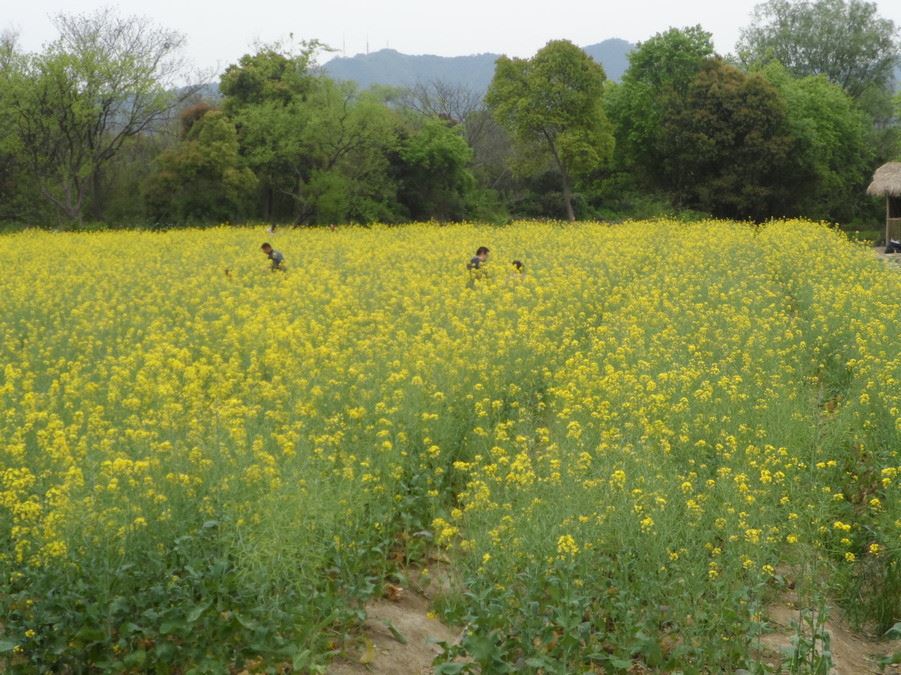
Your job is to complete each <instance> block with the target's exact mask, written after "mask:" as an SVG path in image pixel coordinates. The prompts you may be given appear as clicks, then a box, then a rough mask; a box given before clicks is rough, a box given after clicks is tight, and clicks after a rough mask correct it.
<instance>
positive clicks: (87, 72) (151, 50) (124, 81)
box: [13, 9, 193, 222]
mask: <svg viewBox="0 0 901 675" xmlns="http://www.w3.org/2000/svg"><path fill="white" fill-rule="evenodd" d="M55 25H56V27H57V29H58V30H59V33H60V37H59V39H57V40H56V41H55V42H53V43H51V44H50V45H49V46H48V47H47V48H46V49H45V50H44V51H43V52H42V53H40V54H38V55H35V56H32V57H31V58H29V59H28V60H27V61H26V63H25V64H24V67H23V76H22V78H21V79H20V87H19V88H18V91H17V95H16V97H15V100H14V102H13V110H14V113H15V126H16V133H17V135H18V137H19V139H20V141H21V144H22V147H23V148H24V149H25V156H26V158H27V161H28V164H29V169H30V171H31V173H32V175H33V176H34V177H35V180H36V181H37V184H38V186H39V190H40V194H41V196H42V197H43V198H44V199H45V200H47V202H49V203H50V204H52V205H53V206H54V207H56V208H57V209H58V211H59V212H60V213H61V214H62V216H63V217H64V218H65V219H68V220H70V221H76V222H80V221H81V220H82V218H83V217H84V215H85V211H86V207H87V203H88V200H89V199H90V196H91V194H92V191H96V187H97V185H98V182H99V180H100V177H101V172H102V170H103V168H104V166H105V165H106V164H107V163H108V162H109V161H110V160H111V159H112V158H113V157H115V155H116V154H117V153H118V152H119V150H120V149H121V147H122V145H123V143H125V142H126V140H127V139H129V138H131V137H133V136H136V135H137V134H140V133H142V132H144V131H147V130H150V129H153V128H154V127H155V126H156V125H160V124H162V123H163V122H164V121H165V120H166V119H167V118H168V116H169V115H170V114H171V113H172V111H173V110H175V108H176V107H177V106H178V105H179V103H180V100H182V99H184V98H186V97H187V96H189V95H191V94H192V93H193V92H192V90H191V89H190V88H184V89H181V90H180V92H179V93H175V87H176V84H178V83H179V81H180V77H181V76H182V75H183V74H184V73H185V66H184V62H183V61H182V60H181V58H180V57H179V52H180V48H181V47H182V45H183V44H184V38H183V36H182V35H180V34H178V33H176V32H173V31H170V30H167V29H164V28H161V27H158V26H156V25H155V24H153V23H151V22H149V21H148V20H146V19H143V18H140V17H120V16H119V15H117V14H116V13H115V12H114V11H112V10H110V9H106V10H101V11H99V12H96V13H94V14H89V15H74V14H73V15H67V14H62V15H59V16H58V17H56V19H55Z"/></svg>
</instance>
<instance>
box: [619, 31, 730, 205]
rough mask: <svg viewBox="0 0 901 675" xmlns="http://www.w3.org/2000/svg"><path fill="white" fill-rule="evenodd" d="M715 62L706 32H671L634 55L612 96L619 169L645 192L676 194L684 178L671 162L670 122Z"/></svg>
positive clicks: (649, 43) (711, 45) (661, 35)
mask: <svg viewBox="0 0 901 675" xmlns="http://www.w3.org/2000/svg"><path fill="white" fill-rule="evenodd" d="M713 56H714V52H713V41H712V36H711V34H710V33H708V32H707V31H705V30H704V29H702V28H701V27H700V26H692V27H688V28H681V29H680V28H670V29H669V30H668V31H666V32H665V33H657V34H656V35H654V36H653V37H651V38H650V39H648V40H647V41H645V42H642V43H640V44H639V45H638V46H636V48H635V49H634V50H633V51H632V52H631V53H630V54H629V67H628V69H627V70H626V72H625V74H624V75H623V80H622V83H621V84H620V85H619V86H616V87H614V88H613V89H612V91H611V92H610V96H609V97H608V103H607V106H608V110H609V113H610V118H611V119H612V120H613V121H614V124H615V126H616V154H617V163H618V164H619V165H620V166H622V167H623V168H624V169H625V170H626V171H628V172H630V173H633V174H635V175H636V176H637V178H638V179H639V181H640V182H642V183H644V184H645V186H648V187H652V188H658V189H663V190H666V191H671V190H673V189H674V188H675V187H676V186H674V185H672V184H671V180H672V178H674V177H677V176H678V173H679V172H678V168H677V167H672V162H673V158H672V157H668V155H667V153H668V143H667V138H666V134H665V130H664V126H663V125H664V118H665V117H666V116H667V114H668V113H669V111H670V110H671V109H673V108H678V107H681V106H683V105H684V101H685V97H686V95H687V93H688V90H689V87H690V86H691V83H692V82H693V81H694V79H695V77H696V76H697V74H698V73H699V72H700V71H701V70H702V68H703V67H704V64H705V63H707V62H708V61H710V60H711V59H712V58H713Z"/></svg>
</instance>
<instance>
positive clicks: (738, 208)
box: [663, 60, 807, 221]
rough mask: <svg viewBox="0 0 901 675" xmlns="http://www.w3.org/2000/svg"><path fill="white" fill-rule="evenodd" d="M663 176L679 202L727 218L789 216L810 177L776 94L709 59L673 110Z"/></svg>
mask: <svg viewBox="0 0 901 675" xmlns="http://www.w3.org/2000/svg"><path fill="white" fill-rule="evenodd" d="M663 136H664V138H665V139H666V143H665V148H664V154H665V156H666V158H667V159H666V166H665V168H664V176H665V178H666V181H667V184H668V185H669V187H670V189H671V190H672V191H673V193H674V196H675V197H676V201H677V203H679V204H682V205H686V206H691V207H694V208H698V209H701V210H703V211H707V212H710V213H713V214H714V215H716V216H721V217H728V218H752V219H754V220H757V221H760V220H764V219H766V218H770V217H774V216H784V215H789V214H790V213H791V212H792V210H793V203H794V200H795V198H796V194H797V191H798V189H799V188H800V187H803V185H804V180H805V179H806V178H807V177H806V176H801V175H800V174H799V173H798V171H797V165H796V164H795V162H794V157H795V155H796V141H795V139H794V138H793V137H792V135H791V133H790V127H789V124H788V119H787V115H786V110H785V104H784V101H783V100H782V98H781V97H780V96H779V92H778V90H777V89H776V88H775V87H774V86H773V85H772V84H770V83H769V82H767V81H766V80H765V79H764V78H763V77H761V76H760V75H750V76H748V75H746V74H745V73H743V72H742V71H740V70H738V69H737V68H735V67H733V66H730V65H728V64H726V63H723V62H722V61H717V60H714V61H708V62H706V63H705V64H704V66H703V68H702V69H701V70H700V72H699V73H698V74H697V75H696V76H695V78H694V79H693V80H692V82H691V84H690V85H689V87H688V90H687V92H686V96H685V99H684V101H683V102H682V103H681V104H680V105H678V106H673V107H672V108H671V109H670V110H668V111H667V113H666V116H665V118H664V121H663Z"/></svg>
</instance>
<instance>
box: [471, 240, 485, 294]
mask: <svg viewBox="0 0 901 675" xmlns="http://www.w3.org/2000/svg"><path fill="white" fill-rule="evenodd" d="M489 253H490V251H489V250H488V248H487V247H486V246H479V248H478V250H477V251H476V254H475V255H474V256H473V257H472V259H471V260H470V261H469V263H468V264H467V265H466V269H468V270H469V284H468V286H469V287H470V288H474V287H475V283H476V281H477V280H478V279H481V278H482V277H485V276H488V275H487V273H486V270H485V269H484V265H485V263H486V262H487V261H488V254H489Z"/></svg>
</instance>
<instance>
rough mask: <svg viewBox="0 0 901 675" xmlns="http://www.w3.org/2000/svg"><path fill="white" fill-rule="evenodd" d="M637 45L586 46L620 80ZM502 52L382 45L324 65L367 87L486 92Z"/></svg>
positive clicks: (340, 77)
mask: <svg viewBox="0 0 901 675" xmlns="http://www.w3.org/2000/svg"><path fill="white" fill-rule="evenodd" d="M634 46H635V45H633V44H632V43H630V42H626V41H625V40H620V39H617V38H613V39H610V40H604V41H603V42H599V43H598V44H594V45H588V46H587V47H584V48H583V49H585V52H586V53H587V54H588V55H589V56H591V57H592V58H593V59H594V60H595V61H597V62H598V63H600V64H601V65H602V66H604V70H605V71H606V72H607V77H609V78H611V79H613V80H619V79H620V78H621V77H622V74H623V72H624V71H625V70H626V66H628V54H629V51H631V50H632V48H633V47H634ZM498 56H499V55H498V54H473V55H472V56H433V55H429V54H423V55H411V54H401V53H400V52H398V51H396V50H394V49H381V50H379V51H377V52H372V53H370V54H357V55H356V56H349V57H337V58H334V59H332V60H331V61H328V62H327V63H326V64H325V65H324V66H323V69H324V70H325V72H326V73H327V74H328V75H329V76H330V77H333V78H335V79H336V80H350V81H352V82H356V83H357V84H359V85H360V87H362V88H364V89H365V88H366V87H369V86H371V85H373V84H385V85H391V86H410V85H414V84H416V83H417V82H432V81H435V80H440V81H443V82H446V83H448V84H458V85H465V86H467V87H468V88H470V89H473V90H474V91H479V92H484V91H486V90H487V89H488V85H489V84H490V83H491V78H492V77H493V76H494V62H495V61H496V60H497V57H498Z"/></svg>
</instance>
